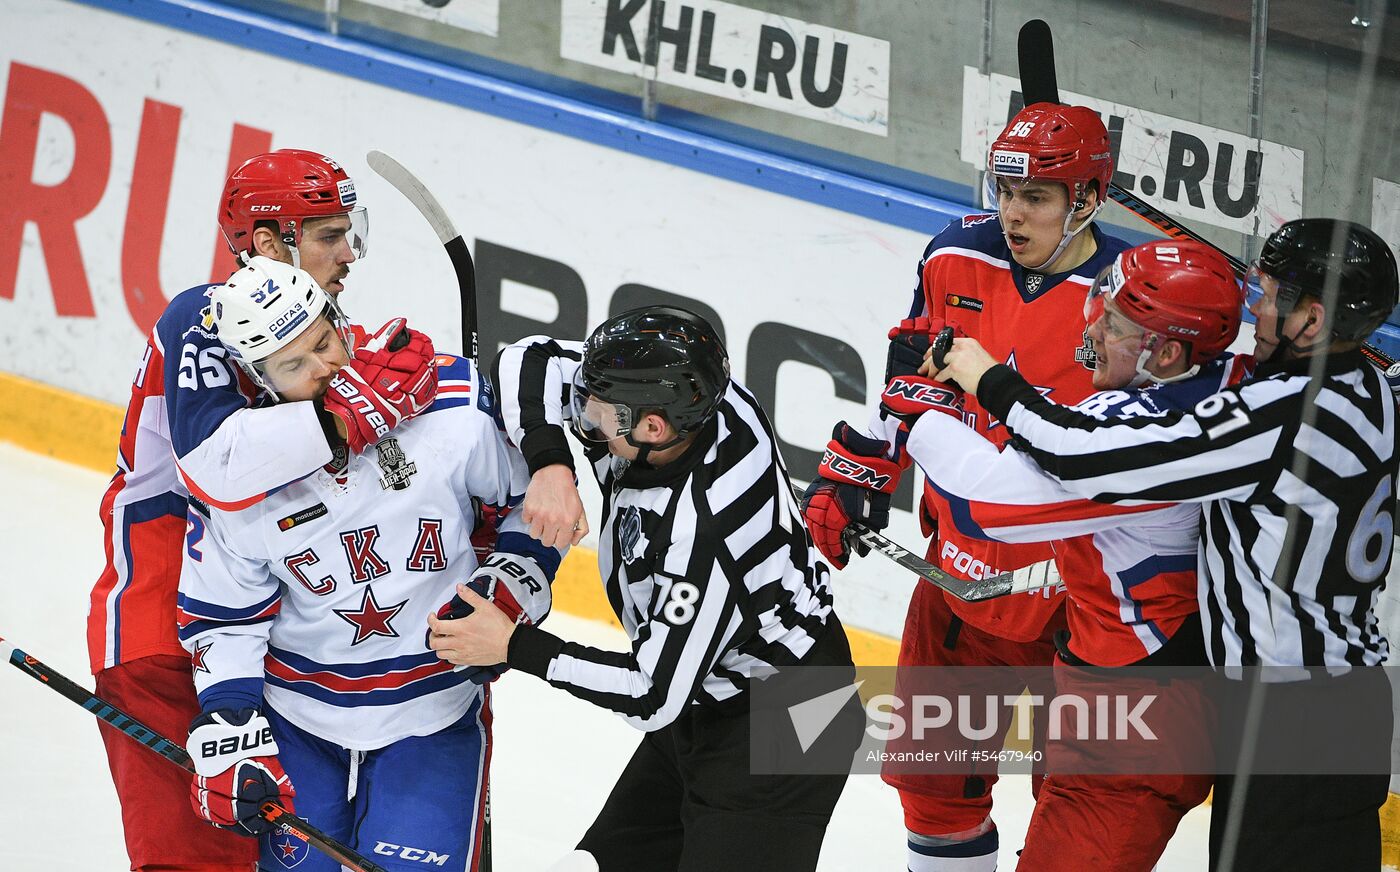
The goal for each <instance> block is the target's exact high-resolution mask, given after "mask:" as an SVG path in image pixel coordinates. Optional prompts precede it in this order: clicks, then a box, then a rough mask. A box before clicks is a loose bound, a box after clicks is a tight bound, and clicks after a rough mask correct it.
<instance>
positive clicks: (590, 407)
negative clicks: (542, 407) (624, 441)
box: [569, 367, 634, 442]
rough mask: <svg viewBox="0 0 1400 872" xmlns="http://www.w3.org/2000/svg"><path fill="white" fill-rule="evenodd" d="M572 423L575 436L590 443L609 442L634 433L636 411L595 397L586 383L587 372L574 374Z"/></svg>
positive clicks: (570, 405)
mask: <svg viewBox="0 0 1400 872" xmlns="http://www.w3.org/2000/svg"><path fill="white" fill-rule="evenodd" d="M569 421H570V424H571V425H572V426H573V428H574V432H575V433H577V434H578V435H579V437H580V438H582V439H585V440H587V441H589V442H607V441H609V440H611V439H616V438H617V437H618V436H626V435H627V434H628V433H631V432H632V425H633V424H634V422H633V420H632V410H631V409H629V408H627V407H626V406H617V405H614V404H612V403H609V402H607V401H606V400H602V399H599V398H598V397H595V396H593V393H592V392H591V391H589V389H588V386H587V385H586V384H584V381H583V368H582V367H580V368H578V369H577V370H575V371H574V380H573V384H572V385H571V386H570V389H569Z"/></svg>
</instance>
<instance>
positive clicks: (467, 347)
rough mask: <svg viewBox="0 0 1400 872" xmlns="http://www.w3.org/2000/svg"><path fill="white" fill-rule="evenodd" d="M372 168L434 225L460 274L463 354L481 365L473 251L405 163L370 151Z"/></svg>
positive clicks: (459, 288) (458, 292)
mask: <svg viewBox="0 0 1400 872" xmlns="http://www.w3.org/2000/svg"><path fill="white" fill-rule="evenodd" d="M365 160H366V161H368V162H369V168H370V169H372V170H374V171H375V172H376V173H378V174H379V175H380V176H382V177H383V178H384V180H385V181H386V182H388V183H389V184H391V185H393V186H394V187H395V188H396V189H397V190H398V192H399V193H400V194H403V195H404V196H405V197H407V198H408V201H409V202H410V203H412V204H413V205H414V206H416V207H418V211H419V212H421V213H422V215H423V217H424V218H426V219H428V223H429V224H430V225H432V228H433V232H434V233H436V234H437V237H438V241H439V242H441V243H442V247H443V248H445V249H447V256H448V258H450V259H451V261H452V269H453V270H454V271H455V272H456V273H457V294H458V298H459V301H460V303H461V313H462V348H463V353H464V354H466V355H467V356H468V357H470V358H471V361H472V364H473V365H479V364H480V362H481V361H480V353H481V349H480V348H479V347H478V339H477V318H476V265H475V264H474V263H472V253H471V250H470V249H468V248H467V243H466V241H465V240H464V239H462V234H460V233H458V232H457V228H455V227H454V226H453V225H452V219H451V218H448V217H447V210H445V209H443V208H442V204H441V203H439V202H438V201H437V198H436V197H434V196H433V194H432V192H431V191H429V190H428V189H427V187H426V186H424V184H423V183H422V182H421V181H419V180H418V177H417V176H415V175H414V174H413V173H411V172H409V171H408V170H407V169H405V168H404V165H403V164H401V163H399V162H398V161H396V160H394V159H393V158H391V157H389V156H388V155H387V154H385V153H384V152H382V151H370V152H369V153H368V154H367V155H365Z"/></svg>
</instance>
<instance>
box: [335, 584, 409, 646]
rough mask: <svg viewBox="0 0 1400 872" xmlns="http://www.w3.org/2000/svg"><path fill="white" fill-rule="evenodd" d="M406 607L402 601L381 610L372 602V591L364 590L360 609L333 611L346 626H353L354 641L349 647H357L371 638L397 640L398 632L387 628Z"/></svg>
mask: <svg viewBox="0 0 1400 872" xmlns="http://www.w3.org/2000/svg"><path fill="white" fill-rule="evenodd" d="M406 605H408V600H404V601H403V602H401V603H398V604H396V605H392V606H389V607H388V608H381V607H380V605H379V603H377V602H375V601H374V591H373V590H372V589H370V588H366V589H365V596H364V599H362V600H361V601H360V608H359V609H358V610H355V609H335V610H334V611H335V613H336V614H337V615H340V617H341V618H342V619H343V620H344V621H345V622H346V623H348V624H354V625H355V641H353V642H351V643H350V644H351V645H358V644H360V643H361V642H363V641H364V640H366V639H368V638H370V637H372V636H388V637H390V638H397V637H398V635H399V634H398V631H397V630H395V629H394V628H393V627H391V626H389V622H390V621H392V620H393V619H394V615H397V614H398V613H399V611H400V610H402V609H403V607H404V606H406Z"/></svg>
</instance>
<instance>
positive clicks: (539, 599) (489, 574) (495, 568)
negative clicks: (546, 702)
mask: <svg viewBox="0 0 1400 872" xmlns="http://www.w3.org/2000/svg"><path fill="white" fill-rule="evenodd" d="M467 587H469V588H471V589H472V590H474V591H476V592H477V593H478V594H480V595H481V596H482V597H483V598H484V599H487V600H490V601H491V603H492V604H493V605H495V606H496V608H498V609H500V610H501V611H502V612H503V613H504V614H505V616H506V617H508V618H510V619H511V620H512V621H514V622H515V623H517V624H533V623H535V622H536V618H538V620H541V621H542V620H544V619H545V616H546V615H548V614H549V608H550V605H551V604H552V600H551V591H550V587H549V581H548V579H546V578H545V577H544V571H543V570H541V569H540V567H539V564H537V563H536V562H535V561H534V560H531V559H530V558H529V557H524V556H522V555H519V554H511V553H509V552H498V553H496V554H492V555H491V556H490V557H487V558H486V561H485V562H484V563H482V564H481V565H480V566H478V567H477V569H476V572H473V573H472V577H471V578H470V579H469V580H468V581H467ZM473 611H475V609H473V608H472V606H471V605H470V604H469V603H467V602H465V601H464V600H463V599H462V598H461V597H459V596H457V595H456V594H453V595H452V599H451V600H449V601H448V602H447V603H446V604H445V605H443V607H442V608H440V609H438V617H439V618H440V619H443V620H452V619H456V618H465V617H466V616H467V615H470V614H471V613H472V612H473ZM458 668H459V669H470V670H471V674H470V675H469V676H468V678H469V679H470V680H471V682H472V683H473V684H486V683H488V682H492V681H495V680H496V679H497V678H500V677H501V675H502V674H503V673H505V671H506V670H507V669H508V668H509V667H508V666H506V665H505V664H504V663H497V664H496V665H494V666H476V667H458Z"/></svg>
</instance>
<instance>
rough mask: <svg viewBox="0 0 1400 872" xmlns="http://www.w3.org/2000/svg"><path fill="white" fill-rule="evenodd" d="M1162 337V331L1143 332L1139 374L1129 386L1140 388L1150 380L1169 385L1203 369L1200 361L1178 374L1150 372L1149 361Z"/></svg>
mask: <svg viewBox="0 0 1400 872" xmlns="http://www.w3.org/2000/svg"><path fill="white" fill-rule="evenodd" d="M1161 338H1162V335H1161V334H1160V333H1144V334H1143V336H1142V352H1141V353H1139V354H1138V359H1137V367H1136V372H1137V374H1136V375H1135V376H1133V380H1132V381H1130V382H1128V387H1129V388H1140V387H1142V386H1143V385H1145V384H1147V383H1148V382H1152V383H1153V384H1159V385H1169V384H1171V383H1172V382H1179V381H1185V380H1186V379H1188V378H1191V377H1192V376H1194V375H1195V374H1196V373H1198V372H1200V371H1201V365H1200V364H1199V363H1198V364H1196V365H1195V366H1193V367H1190V368H1189V369H1187V370H1186V371H1185V372H1181V373H1177V374H1176V375H1165V376H1163V375H1156V374H1154V373H1152V372H1149V371H1148V369H1147V361H1148V360H1149V359H1151V357H1152V353H1153V352H1154V351H1156V350H1157V343H1158V342H1159V341H1160V340H1161Z"/></svg>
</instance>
